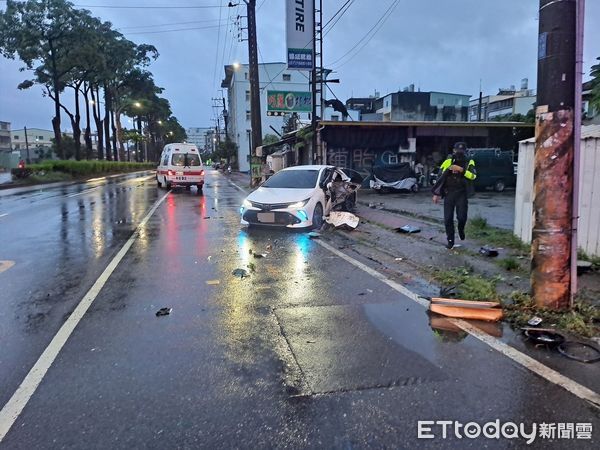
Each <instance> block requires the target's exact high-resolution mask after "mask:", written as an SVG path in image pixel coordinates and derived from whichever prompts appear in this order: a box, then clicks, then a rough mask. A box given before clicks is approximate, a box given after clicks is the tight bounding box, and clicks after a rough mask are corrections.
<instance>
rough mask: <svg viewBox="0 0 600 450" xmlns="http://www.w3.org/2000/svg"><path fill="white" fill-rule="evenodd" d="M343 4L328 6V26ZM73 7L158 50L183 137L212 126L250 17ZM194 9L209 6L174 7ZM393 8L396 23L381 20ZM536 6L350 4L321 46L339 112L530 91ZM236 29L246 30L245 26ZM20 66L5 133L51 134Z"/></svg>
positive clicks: (160, 80) (262, 29)
mask: <svg viewBox="0 0 600 450" xmlns="http://www.w3.org/2000/svg"><path fill="white" fill-rule="evenodd" d="M240 2H241V0H240ZM345 2H346V0H323V3H324V7H323V10H324V12H323V15H324V22H325V23H326V22H327V21H328V20H329V18H330V17H331V16H332V15H333V14H334V13H335V12H336V11H337V10H338V9H339V8H340V7H341V6H342V5H343V4H344V3H345ZM74 3H75V5H81V6H85V7H86V8H87V9H89V10H91V11H92V13H93V14H94V15H95V16H98V17H100V18H102V19H103V20H109V21H111V22H112V23H113V24H114V26H115V27H116V28H119V29H120V30H121V31H122V32H123V33H124V34H125V35H126V36H127V37H128V38H129V39H131V40H133V41H134V42H137V43H142V42H143V43H148V44H153V45H155V46H156V47H157V49H158V51H159V52H160V57H159V58H158V60H157V61H155V62H154V63H153V64H152V65H151V66H150V70H151V71H152V72H153V73H154V75H155V80H156V82H157V84H158V85H159V86H162V87H163V88H165V92H164V94H163V95H164V96H165V97H167V98H168V99H169V101H170V102H171V105H172V108H173V112H174V115H175V116H177V117H178V119H179V120H180V122H181V123H182V125H183V126H184V127H190V126H199V127H205V126H212V125H213V122H212V121H211V118H213V117H214V112H213V108H212V101H211V98H212V97H217V96H218V97H220V96H221V92H220V82H221V79H222V78H223V65H224V64H231V63H232V62H234V61H239V62H247V42H245V41H244V42H237V39H236V38H237V34H238V30H237V26H236V25H235V23H234V22H235V21H236V17H237V16H238V15H240V16H245V6H238V7H234V8H227V7H222V8H219V7H217V6H218V5H222V6H224V5H227V4H228V3H229V0H196V1H194V0H127V1H120V2H119V1H115V0H75V1H74ZM586 3H587V5H586V23H585V34H586V35H585V42H584V69H585V75H584V80H587V79H589V71H590V66H591V65H592V64H594V62H595V58H597V57H598V56H600V27H599V26H598V25H599V24H600V2H599V1H596V0H588V1H587V2H586ZM198 5H202V6H209V7H208V8H196V9H191V8H180V9H177V8H173V7H177V6H198ZM242 5H243V3H242ZM4 6H5V2H2V1H0V8H3V7H4ZM100 6H111V7H100ZM114 6H136V7H135V8H115V7H114ZM137 6H141V7H137ZM150 6H163V7H164V6H168V7H170V8H161V9H152V8H149V7H150ZM257 6H258V12H257V24H258V46H259V50H260V55H259V58H260V62H263V61H264V62H276V61H284V60H285V22H284V17H285V9H284V1H283V0H257ZM390 7H392V10H391V14H389V16H387V19H386V20H385V21H383V20H381V19H382V17H386V16H385V15H384V14H385V12H386V10H388V8H390ZM538 7H539V1H538V0H501V1H499V0H452V1H450V0H354V1H353V2H352V4H351V6H350V7H349V9H348V10H347V11H346V12H345V14H344V15H343V16H342V17H341V19H340V20H339V21H338V22H337V23H336V24H335V25H334V26H333V27H331V29H330V31H329V32H328V33H327V35H326V37H325V44H324V46H325V47H324V51H323V53H324V61H325V65H326V67H330V68H333V69H334V70H335V71H336V74H335V78H340V80H341V83H340V84H339V85H336V84H333V85H331V87H332V89H333V91H334V92H335V94H336V95H337V97H338V98H340V99H341V100H342V101H345V100H346V99H347V98H348V97H350V96H368V95H370V94H373V93H374V92H375V91H378V92H380V93H381V94H382V95H383V94H385V93H388V92H394V91H397V90H398V89H402V88H403V87H405V86H408V85H409V84H411V83H414V84H415V87H416V88H420V89H421V90H422V91H431V90H435V91H443V92H454V93H460V94H469V95H478V92H479V84H480V80H481V85H482V88H483V92H484V95H485V94H493V93H496V92H497V90H498V88H501V87H508V86H510V85H516V86H517V87H518V86H519V85H520V82H521V79H522V78H528V79H529V87H530V88H535V84H536V76H537V75H536V67H537V33H538V20H537V14H538ZM219 20H220V22H219ZM240 20H241V26H242V27H244V26H245V24H246V22H245V18H241V19H240ZM219 23H221V26H219ZM332 23H333V22H332ZM374 26H375V28H374V29H373V32H371V33H369V34H368V32H369V30H370V29H372V28H373V27H374ZM173 30H178V31H173ZM365 35H367V36H368V37H367V38H365V39H363V38H364V37H365ZM361 39H363V40H362V41H361ZM357 43H359V44H358V45H357ZM340 58H341V59H340ZM20 66H21V64H20V63H19V62H18V61H10V60H6V59H3V58H2V57H0V120H5V121H10V122H12V127H13V129H18V128H22V127H23V125H27V126H28V127H39V128H46V129H51V122H50V120H51V117H52V113H53V108H52V103H51V101H50V100H49V99H47V98H43V97H42V93H41V88H39V87H34V88H31V89H30V90H29V91H18V90H17V89H16V86H17V85H18V84H19V82H21V81H22V80H23V79H25V78H27V74H25V73H21V72H19V71H18V69H19V67H20ZM261 81H262V80H261ZM66 124H68V122H66V121H65V122H64V123H63V126H67V125H66Z"/></svg>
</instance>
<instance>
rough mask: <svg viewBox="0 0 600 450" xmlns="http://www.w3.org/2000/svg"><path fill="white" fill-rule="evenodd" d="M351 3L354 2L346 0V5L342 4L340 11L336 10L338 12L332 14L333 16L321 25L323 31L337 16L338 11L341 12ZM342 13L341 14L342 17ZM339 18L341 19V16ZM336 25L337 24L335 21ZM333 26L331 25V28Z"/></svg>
mask: <svg viewBox="0 0 600 450" xmlns="http://www.w3.org/2000/svg"><path fill="white" fill-rule="evenodd" d="M353 2H354V0H347V1H346V3H344V4H343V5H342V6H341V7H340V9H338V10H337V11H336V12H335V14H334V15H333V16H331V17H330V18H329V20H328V21H327V22H325V25H323V29H325V28H327V25H329V24H330V23H331V21H332V20H333V19H335V16H337V15H338V14H339V13H340V11H342V10H343V9H344V8H346V5H348V4H349V3H353ZM348 8H350V6H348ZM346 11H347V9H346ZM346 11H344V13H345V12H346ZM344 13H342V16H343V15H344ZM340 17H341V16H340ZM338 20H339V17H338ZM336 23H337V21H336ZM333 25H335V23H334V24H333ZM333 25H332V27H333Z"/></svg>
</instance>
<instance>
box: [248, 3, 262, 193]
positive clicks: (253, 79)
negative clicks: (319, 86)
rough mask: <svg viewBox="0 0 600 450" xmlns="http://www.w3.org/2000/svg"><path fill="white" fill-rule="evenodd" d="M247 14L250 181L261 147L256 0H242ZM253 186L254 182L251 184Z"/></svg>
mask: <svg viewBox="0 0 600 450" xmlns="http://www.w3.org/2000/svg"><path fill="white" fill-rule="evenodd" d="M244 1H245V3H246V7H247V14H248V59H249V65H250V73H249V78H250V123H251V126H252V147H251V148H250V179H251V180H253V179H254V177H253V176H252V159H253V157H254V155H255V154H256V147H260V146H261V145H262V123H261V118H260V112H261V111H260V82H259V79H258V51H257V48H258V47H257V44H256V0H244ZM251 185H252V186H254V181H252V183H251Z"/></svg>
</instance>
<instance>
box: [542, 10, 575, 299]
mask: <svg viewBox="0 0 600 450" xmlns="http://www.w3.org/2000/svg"><path fill="white" fill-rule="evenodd" d="M576 7H577V0H562V1H556V0H540V10H539V23H540V25H539V37H538V80H537V88H538V92H537V107H536V124H535V136H536V138H535V175H534V201H533V214H534V225H533V233H532V245H531V250H532V262H531V266H532V271H531V287H532V293H533V296H534V299H535V302H536V304H537V305H538V306H539V307H545V308H551V309H563V308H567V307H569V305H570V301H571V287H572V286H571V276H572V275H571V258H572V256H571V251H572V246H575V247H576V246H577V243H576V242H572V231H573V230H572V225H573V216H574V212H573V189H574V186H573V174H574V171H573V157H574V138H573V131H574V128H575V127H576V126H577V127H579V126H580V124H575V123H574V121H575V120H574V118H575V108H574V107H575V53H576V45H575V43H576V28H577V27H576V22H577V20H576V18H577V14H576V10H577V8H576ZM577 188H578V186H575V189H577ZM576 214H577V213H576V212H575V215H576Z"/></svg>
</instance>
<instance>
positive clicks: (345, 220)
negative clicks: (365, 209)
mask: <svg viewBox="0 0 600 450" xmlns="http://www.w3.org/2000/svg"><path fill="white" fill-rule="evenodd" d="M325 222H327V223H329V224H331V225H333V226H334V227H335V228H346V229H350V230H354V229H356V227H357V226H358V223H359V222H360V219H359V218H358V216H356V215H354V214H352V213H350V212H345V211H331V212H330V213H329V216H327V217H326V218H325Z"/></svg>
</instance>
